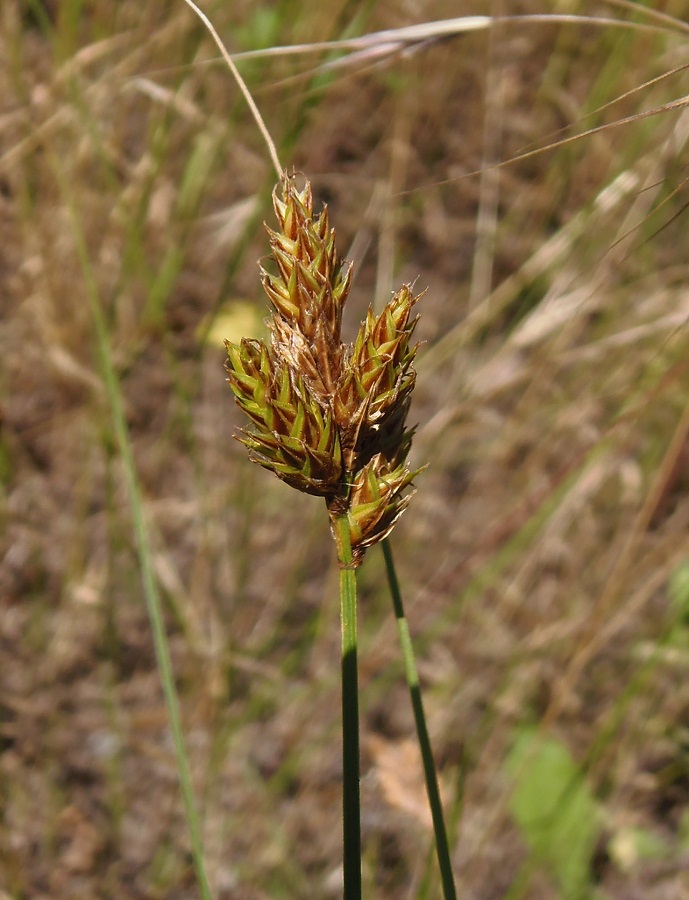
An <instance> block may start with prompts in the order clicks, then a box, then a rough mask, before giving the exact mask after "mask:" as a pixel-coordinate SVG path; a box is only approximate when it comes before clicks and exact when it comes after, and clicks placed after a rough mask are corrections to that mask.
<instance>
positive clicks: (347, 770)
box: [334, 513, 361, 900]
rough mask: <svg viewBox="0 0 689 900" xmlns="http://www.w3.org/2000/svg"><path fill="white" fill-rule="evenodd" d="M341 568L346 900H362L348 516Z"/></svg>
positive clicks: (342, 528)
mask: <svg viewBox="0 0 689 900" xmlns="http://www.w3.org/2000/svg"><path fill="white" fill-rule="evenodd" d="M334 525H335V528H334V532H335V542H336V544H337V561H338V564H339V567H340V618H341V623H342V824H343V869H344V900H361V806H360V799H359V674H358V666H357V629H356V567H355V564H354V561H353V557H352V547H351V543H350V536H349V519H348V518H347V515H346V513H345V515H342V516H339V517H338V518H337V519H335V522H334Z"/></svg>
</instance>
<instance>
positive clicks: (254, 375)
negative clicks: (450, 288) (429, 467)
mask: <svg viewBox="0 0 689 900" xmlns="http://www.w3.org/2000/svg"><path fill="white" fill-rule="evenodd" d="M273 206H274V209H275V214H276V217H277V220H278V229H277V230H275V231H273V230H272V229H270V228H267V231H268V236H269V241H270V246H271V251H272V259H273V263H274V267H275V271H274V272H273V273H271V272H269V271H268V270H267V269H265V268H263V267H262V269H261V273H262V277H263V287H264V289H265V291H266V294H267V295H268V298H269V300H270V302H271V303H272V305H273V309H274V312H273V316H272V320H271V322H270V324H269V328H270V333H271V341H270V346H267V345H266V344H264V343H263V342H262V341H257V340H247V339H244V340H242V342H241V343H240V344H239V345H237V344H232V343H231V342H229V341H228V342H226V344H227V362H226V366H227V370H228V373H229V377H228V381H229V383H230V387H231V389H232V392H233V393H234V396H235V399H236V401H237V404H238V405H239V406H240V408H241V409H242V410H243V411H244V413H245V414H246V415H247V416H248V418H249V419H250V420H251V423H252V425H253V428H252V430H250V431H247V432H245V433H244V434H243V435H242V437H241V438H240V440H241V441H242V442H243V443H244V444H245V445H246V446H247V447H248V448H249V455H250V458H251V459H252V460H253V461H254V462H257V463H259V464H260V465H262V466H264V467H265V468H267V469H271V470H272V471H273V472H274V473H275V474H276V475H277V476H278V477H279V478H281V479H282V480H283V481H286V482H287V483H288V484H290V485H292V486H293V487H296V488H297V489H298V490H300V491H304V492H306V493H309V494H316V495H318V496H321V497H325V499H326V503H327V505H328V509H329V512H330V516H331V520H333V521H334V519H335V518H336V517H338V516H342V515H344V514H345V513H346V514H347V517H348V521H349V523H350V538H351V544H352V550H353V553H354V559H355V563H356V564H358V563H359V562H361V560H362V558H363V555H364V552H365V550H366V548H367V547H370V546H371V545H372V544H374V543H376V542H377V541H379V540H381V539H382V538H384V537H385V536H386V535H387V534H389V533H390V531H391V530H392V528H393V527H394V525H395V523H396V521H397V520H398V519H399V517H400V515H401V514H402V512H403V511H404V510H405V509H406V507H407V504H408V503H409V499H410V497H411V496H412V493H413V492H409V491H407V490H406V489H407V488H408V487H409V486H410V485H411V482H412V479H413V478H414V476H415V475H416V474H418V471H420V470H417V471H411V470H410V469H409V467H408V466H407V464H406V457H407V454H408V452H409V448H410V445H411V439H412V434H413V430H411V429H407V428H406V425H405V422H406V417H407V412H408V410H409V404H410V401H411V393H412V390H413V388H414V382H415V379H416V373H415V371H414V367H413V363H414V357H415V356H416V350H417V348H416V346H411V344H410V341H411V337H412V334H413V331H414V328H415V326H416V322H417V318H416V317H414V316H413V308H414V305H415V304H416V302H417V300H418V299H419V298H418V297H417V296H415V295H414V293H413V291H412V288H411V287H410V286H409V285H404V286H403V287H402V288H400V290H399V291H397V293H396V294H394V296H393V297H392V298H391V299H390V301H389V302H388V303H387V304H386V306H385V308H384V309H383V311H382V312H381V313H380V314H379V315H378V316H376V315H375V314H374V313H373V311H372V310H371V309H369V311H368V314H367V316H366V319H365V320H364V321H363V322H362V323H361V326H360V328H359V331H358V333H357V336H356V339H355V341H354V343H353V344H352V345H348V344H343V343H342V340H341V336H340V334H341V326H342V310H343V308H344V305H345V303H346V301H347V296H348V294H349V287H350V282H351V267H349V266H346V265H345V264H344V263H343V262H342V260H341V259H340V258H339V257H338V255H337V251H336V248H335V232H334V230H333V229H331V228H330V226H329V223H328V214H327V209H324V210H323V211H322V212H321V213H320V214H318V215H315V216H314V213H313V197H312V193H311V186H310V184H309V183H308V181H307V182H306V183H305V185H304V187H303V188H302V190H299V189H298V188H297V186H296V185H295V183H294V178H293V177H290V176H288V175H286V174H285V175H284V176H283V177H282V179H281V180H280V182H279V184H278V186H277V187H276V189H275V190H274V192H273ZM266 227H267V226H266Z"/></svg>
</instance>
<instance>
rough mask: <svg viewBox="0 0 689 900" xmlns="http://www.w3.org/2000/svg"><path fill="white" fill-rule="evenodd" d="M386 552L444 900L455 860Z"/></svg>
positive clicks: (450, 898) (451, 899)
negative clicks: (448, 837)
mask: <svg viewBox="0 0 689 900" xmlns="http://www.w3.org/2000/svg"><path fill="white" fill-rule="evenodd" d="M383 555H384V557H385V568H386V570H387V573H388V584H389V586H390V595H391V597H392V605H393V608H394V610H395V619H396V620H397V632H398V634H399V639H400V644H401V646H402V658H403V661H404V673H405V675H406V678H407V684H408V686H409V695H410V697H411V705H412V709H413V711H414V722H415V724H416V735H417V739H418V742H419V748H420V750H421V759H422V761H423V771H424V776H425V779H426V792H427V794H428V803H429V805H430V808H431V816H432V819H433V831H434V833H435V848H436V853H437V856H438V867H439V869H440V879H441V881H442V885H443V897H444V898H445V900H456V898H457V892H456V889H455V881H454V875H453V873H452V863H451V862H450V847H449V844H448V840H447V830H446V828H445V820H444V818H443V807H442V803H441V801H440V790H439V789H438V775H437V772H436V769H435V761H434V759H433V751H432V750H431V741H430V738H429V736H428V728H427V727H426V716H425V714H424V711H423V701H422V699H421V688H420V685H419V673H418V671H417V668H416V660H415V657H414V648H413V646H412V642H411V635H410V633H409V624H408V622H407V617H406V616H405V614H404V606H403V604H402V594H401V593H400V587H399V582H398V580H397V572H396V571H395V563H394V560H393V558H392V549H391V547H390V542H389V540H388V539H387V538H386V539H385V540H384V541H383Z"/></svg>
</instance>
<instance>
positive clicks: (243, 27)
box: [0, 0, 689, 900]
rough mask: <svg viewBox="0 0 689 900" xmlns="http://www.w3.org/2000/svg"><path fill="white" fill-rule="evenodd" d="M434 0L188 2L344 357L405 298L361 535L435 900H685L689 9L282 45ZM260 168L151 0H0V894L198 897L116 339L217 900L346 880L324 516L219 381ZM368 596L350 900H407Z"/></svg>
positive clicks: (412, 845) (205, 63)
mask: <svg viewBox="0 0 689 900" xmlns="http://www.w3.org/2000/svg"><path fill="white" fill-rule="evenodd" d="M458 6H459V5H458V4H456V3H452V2H449V0H416V2H415V0H359V2H349V0H330V2H328V3H322V2H314V0H302V2H296V0H275V2H267V0H264V2H256V0H252V2H249V0H237V2H235V3H226V2H221V0H206V2H204V3H203V9H204V11H205V12H206V13H207V14H208V15H209V16H210V17H211V19H212V20H213V22H214V24H215V26H216V27H217V29H218V31H219V33H220V35H221V36H222V38H223V40H224V41H225V43H226V44H227V46H228V49H229V50H230V52H232V53H233V54H238V56H237V58H236V61H237V64H238V66H240V68H241V71H242V73H243V75H244V77H245V78H246V80H247V82H248V84H249V87H250V89H251V91H252V93H253V95H254V97H255V99H256V101H257V103H258V105H259V106H260V108H261V111H262V113H263V115H264V117H265V120H266V123H267V125H268V128H269V129H270V132H271V134H272V136H273V138H274V140H275V142H276V144H277V146H278V149H279V153H280V157H281V160H282V162H283V164H285V165H286V166H288V167H290V168H291V167H295V168H296V169H298V170H300V171H302V172H304V173H305V174H306V175H308V177H309V178H310V179H311V181H312V183H313V187H314V193H315V197H316V204H317V205H318V206H320V205H321V204H322V203H327V204H328V208H329V215H330V217H331V222H332V224H334V225H335V227H336V230H337V237H338V248H339V252H340V254H341V255H342V256H344V257H346V258H348V259H351V260H353V261H354V263H355V266H356V276H355V282H354V287H353V291H352V294H351V297H350V301H349V304H348V307H347V310H346V315H345V335H346V337H347V338H348V339H351V338H353V335H354V333H355V331H356V327H357V324H358V322H359V320H360V319H361V317H362V316H363V315H364V314H365V312H366V309H367V307H368V305H369V304H370V303H372V304H373V305H374V307H377V308H380V306H381V305H382V304H383V303H384V302H385V301H386V300H387V299H388V297H389V296H390V292H391V291H392V290H394V289H395V287H396V286H399V285H400V284H401V283H402V282H405V281H406V282H414V283H415V286H416V289H417V290H422V289H427V293H426V294H425V296H424V298H423V300H422V301H421V303H420V304H419V311H420V313H421V321H420V324H419V328H418V331H417V336H418V337H419V338H420V340H422V341H423V345H422V347H421V349H420V352H419V357H418V371H419V376H418V384H417V389H416V393H415V398H414V404H413V407H412V412H411V420H412V421H414V422H418V423H419V425H418V430H417V433H416V438H415V444H414V450H413V457H412V462H413V463H414V464H416V465H422V464H425V463H428V469H427V470H426V471H425V472H424V473H423V475H422V476H420V477H419V478H418V479H417V489H418V492H417V494H416V496H415V497H414V499H413V501H412V503H411V506H410V508H409V510H408V511H407V513H405V515H404V517H403V518H402V520H401V522H400V523H399V524H398V526H397V527H396V529H395V532H394V534H393V537H392V546H393V552H394V553H395V558H396V562H397V566H398V573H399V577H400V581H401V584H402V590H403V594H404V598H405V604H406V607H407V613H408V616H409V620H410V626H411V629H412V634H413V636H414V640H415V646H416V649H417V653H418V657H419V660H418V661H419V668H420V672H421V679H422V690H423V694H424V698H425V703H426V710H427V716H428V721H429V728H430V731H431V738H432V742H433V746H434V750H435V754H436V759H437V762H438V766H439V769H440V777H441V782H442V790H443V796H444V799H445V805H446V810H447V814H448V819H449V821H450V830H451V835H452V838H451V839H452V851H453V862H454V865H455V871H456V875H457V880H458V885H459V888H460V894H461V896H462V897H464V898H476V900H491V898H505V897H507V898H512V900H514V898H537V900H540V898H544V900H546V898H548V900H550V898H559V897H564V898H566V900H568V898H584V897H586V898H588V897H593V898H610V900H613V898H614V900H618V898H620V900H634V898H644V900H646V898H658V900H660V898H667V900H676V898H680V897H682V896H689V866H688V864H689V807H688V805H687V804H688V801H689V688H688V686H687V685H688V679H687V668H688V665H689V544H688V542H687V528H688V525H689V439H688V433H689V405H688V401H687V398H688V397H689V355H688V354H687V340H688V337H689V291H688V290H687V280H688V276H689V260H688V258H687V239H686V235H687V221H688V220H687V216H688V215H689V213H688V212H687V209H686V207H687V203H688V198H689V186H688V185H687V168H686V159H687V139H688V138H689V113H688V112H687V110H686V109H685V107H684V105H683V103H684V101H683V100H682V98H684V97H685V96H686V95H687V94H688V93H689V84H688V81H689V78H688V74H687V70H686V69H687V66H688V65H689V25H687V24H686V23H685V22H684V21H683V20H685V19H688V18H689V5H688V4H687V3H686V2H684V0H660V2H657V3H654V4H651V5H650V6H646V5H645V4H642V3H638V4H636V3H626V2H609V3H595V2H589V3H585V2H581V3H579V2H576V0H562V2H557V0H553V2H551V3H541V4H538V3H536V2H526V0H525V2H510V0H493V2H480V0H475V2H471V0H470V2H467V3H463V4H461V10H459V11H460V12H461V14H462V15H463V16H484V17H486V16H487V17H490V18H489V19H473V20H471V21H470V22H466V21H465V22H464V23H463V24H464V26H467V25H471V29H470V30H466V31H460V32H459V33H456V34H450V35H448V34H445V35H444V36H434V35H433V30H432V29H431V31H430V33H429V34H428V35H427V36H426V38H425V39H424V40H417V41H415V42H412V43H408V44H406V45H403V44H399V43H398V44H392V45H390V42H389V40H386V41H384V40H383V39H382V38H381V39H377V40H375V41H372V42H371V43H370V44H368V45H366V46H358V48H349V49H346V48H342V47H341V46H340V47H333V46H326V47H321V48H320V49H318V50H314V49H309V48H308V46H306V45H310V44H314V43H321V42H332V41H343V40H345V39H351V38H354V37H357V36H360V35H364V34H368V33H371V32H375V31H378V30H382V29H394V28H402V27H406V26H410V25H414V24H419V23H431V22H433V21H435V20H441V19H446V18H449V17H451V16H456V15H457V14H458ZM651 7H652V8H651ZM542 14H548V15H550V16H554V15H559V16H560V17H561V18H560V19H557V20H556V19H552V18H551V19H544V18H542ZM565 15H567V16H586V17H589V19H588V20H587V21H582V20H576V19H571V20H570V21H564V20H562V17H563V16H565ZM535 16H537V18H534V17H535ZM538 16H540V17H538ZM671 17H676V19H677V20H678V21H673V20H672V19H671ZM594 19H596V20H597V21H594ZM601 19H605V20H607V24H606V23H605V22H603V21H600V20H601ZM461 27H462V23H459V22H458V23H457V29H458V30H459V29H461ZM383 43H385V44H386V45H387V46H386V48H383V47H382V44H383ZM286 45H302V49H301V51H300V52H294V53H287V52H272V53H271V54H268V53H267V52H265V51H266V49H267V48H274V47H279V46H286ZM256 51H264V52H262V53H256ZM383 51H385V52H383ZM241 54H247V56H246V57H242V55H241ZM676 101H680V102H676ZM644 112H645V113H649V114H647V115H644V116H641V115H640V114H641V113H644ZM501 162H506V165H503V166H497V165H496V164H497V163H501ZM275 179H276V176H275V173H274V171H273V170H272V168H271V165H270V161H269V157H268V154H267V151H266V148H265V146H264V144H263V143H262V139H261V137H260V135H259V133H258V132H257V129H256V126H255V124H254V122H253V120H252V118H251V116H250V113H249V112H248V110H247V106H246V103H245V101H244V100H243V99H242V97H241V95H240V93H239V90H238V88H237V86H236V85H235V83H234V81H233V80H232V78H231V76H230V73H229V72H228V70H227V68H226V66H225V65H224V64H223V63H222V62H221V61H220V59H219V54H218V51H217V49H216V47H215V46H214V44H213V43H212V41H211V39H210V38H209V36H208V34H207V33H206V31H205V30H204V28H203V26H202V25H201V23H200V22H199V20H198V19H197V18H196V17H195V16H194V15H193V13H192V12H191V10H190V9H189V8H188V7H187V6H186V5H185V4H184V3H183V2H182V0H175V2H172V0H149V2H147V3H140V2H134V0H118V2H110V0H63V2H60V3H58V2H53V0H24V2H20V0H3V3H2V5H1V6H0V310H1V317H0V480H1V483H2V488H1V491H0V560H1V562H0V896H2V897H3V900H4V898H6V897H10V898H31V900H33V898H51V900H61V898H83V897H99V898H137V900H138V898H187V897H195V896H198V893H197V888H196V885H195V881H194V873H193V868H192V865H191V861H190V855H189V839H188V834H187V828H186V824H185V820H184V816H183V810H182V805H181V802H180V798H179V788H178V781H177V774H176V769H175V764H174V756H173V752H172V745H171V740H170V736H169V729H168V725H167V714H166V710H165V705H164V702H163V696H162V692H161V688H160V679H159V674H158V670H157V666H156V659H155V653H154V649H153V642H152V638H151V631H150V626H149V623H148V618H147V613H146V606H145V602H144V588H143V584H142V569H141V563H140V558H139V555H138V552H137V546H136V540H135V532H134V526H133V518H132V505H131V500H130V492H129V491H128V490H127V485H126V479H125V474H124V473H125V470H124V468H123V460H122V454H121V445H120V442H119V441H118V439H117V435H116V432H115V430H114V427H113V415H112V396H113V394H112V390H113V386H112V385H110V386H108V384H107V383H106V380H105V379H104V375H103V372H104V369H103V353H104V347H105V348H107V350H108V352H109V353H110V354H111V357H112V361H113V363H114V366H115V371H116V375H117V380H116V384H115V386H114V389H115V390H116V392H119V393H118V395H121V398H122V403H123V406H124V412H125V416H126V423H127V428H128V435H129V438H130V440H131V443H132V447H133V454H134V463H135V468H136V474H137V481H138V488H139V491H140V493H141V496H142V498H143V512H144V515H145V520H146V523H147V525H148V528H149V530H150V535H151V544H152V549H151V554H150V561H151V562H152V569H153V573H154V577H155V579H156V581H157V585H158V588H159V590H160V592H161V594H162V597H163V600H164V605H165V614H166V625H167V629H168V634H169V637H170V641H171V647H172V654H173V665H174V671H175V676H176V681H177V687H178V690H179V693H180V698H181V704H182V716H183V724H184V732H185V737H186V742H187V746H188V751H189V755H190V761H191V767H192V774H193V782H194V789H195V793H196V797H197V799H198V804H199V807H200V811H201V816H202V821H203V835H204V842H205V849H206V856H207V865H208V871H209V879H210V882H211V885H212V888H213V892H214V896H215V897H217V898H238V900H259V898H302V897H303V898H307V897H308V898H330V897H337V896H338V895H340V894H341V886H340V885H341V869H340V855H341V824H340V815H341V812H340V810H341V806H340V804H341V796H340V778H341V763H340V732H339V728H340V720H339V703H340V698H339V663H338V657H339V641H340V633H339V621H338V615H339V609H338V598H337V571H336V567H335V561H334V552H333V547H332V541H331V538H330V535H329V533H328V528H327V517H326V513H325V509H324V506H323V504H322V503H321V502H320V501H319V500H317V499H316V498H313V497H306V496H302V495H298V494H296V493H295V492H294V491H292V492H290V490H289V488H288V487H287V486H286V485H284V484H282V483H280V482H279V481H278V480H277V479H275V478H274V477H272V476H271V475H270V474H269V473H267V472H265V471H263V470H262V469H260V468H259V467H257V466H252V465H251V464H250V463H249V462H248V461H247V459H246V453H245V450H244V448H243V447H242V446H241V445H240V444H239V443H238V442H236V441H234V440H233V439H232V435H233V433H235V432H236V431H237V429H238V428H239V427H241V425H242V424H243V422H242V421H241V417H240V415H239V413H238V411H237V410H236V409H235V406H234V404H233V402H232V399H231V394H230V391H229V389H228V387H227V385H226V383H225V373H224V370H223V356H224V354H223V349H222V338H225V337H227V338H231V339H233V340H238V339H239V338H240V337H242V336H251V335H253V336H260V335H261V334H262V333H263V329H264V325H263V319H264V318H265V317H266V315H267V312H268V305H267V300H266V297H265V296H264V295H263V293H262V290H261V287H260V281H259V274H258V265H257V263H258V261H259V260H260V259H262V258H264V257H265V256H266V254H267V252H268V244H267V238H266V234H265V231H264V229H263V226H262V222H263V221H266V222H267V223H268V224H269V225H272V224H273V223H274V219H273V211H272V208H271V200H270V191H271V189H272V186H273V184H274V182H275ZM94 310H100V312H101V314H102V321H103V322H104V324H105V330H104V331H101V333H100V337H99V332H98V329H97V316H96V317H94ZM360 594H361V597H360V600H361V607H360V666H361V671H360V681H361V700H360V703H361V714H362V816H363V834H364V847H365V852H364V884H365V896H367V897H371V898H381V900H384V898H420V897H438V896H440V890H439V885H438V882H437V878H436V875H435V871H434V861H433V858H432V855H431V854H432V831H431V828H430V818H429V814H428V811H427V806H426V801H425V793H424V788H423V779H422V773H421V768H420V762H419V759H418V751H417V750H416V749H415V740H414V728H413V720H412V715H411V708H410V704H409V700H408V694H407V689H406V685H405V682H404V677H403V671H402V666H401V656H400V652H399V646H398V641H397V634H396V629H395V624H394V618H393V616H392V608H391V603H390V598H389V595H388V591H387V586H386V580H385V570H384V566H383V561H382V554H381V553H380V551H379V550H378V549H377V548H374V550H372V551H370V553H369V555H368V558H367V560H366V562H365V564H364V566H363V568H362V569H361V570H360Z"/></svg>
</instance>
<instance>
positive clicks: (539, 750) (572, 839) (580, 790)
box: [507, 730, 600, 900]
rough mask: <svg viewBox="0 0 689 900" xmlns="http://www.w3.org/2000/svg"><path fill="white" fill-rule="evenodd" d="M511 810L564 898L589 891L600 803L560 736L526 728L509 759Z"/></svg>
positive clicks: (527, 840)
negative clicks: (558, 738)
mask: <svg viewBox="0 0 689 900" xmlns="http://www.w3.org/2000/svg"><path fill="white" fill-rule="evenodd" d="M507 771H508V773H509V774H510V776H511V777H512V778H513V779H514V792H513V794H512V799H511V801H510V810H511V813H512V816H513V817H514V820H515V822H516V823H517V825H518V826H519V828H520V829H521V832H522V835H523V837H524V840H525V841H526V843H527V845H528V846H529V848H530V850H531V852H532V854H533V856H534V858H535V860H536V861H537V862H538V863H540V864H541V865H542V866H544V867H545V869H546V870H547V871H548V873H549V874H550V876H551V877H552V878H553V880H554V881H555V882H557V884H558V887H559V888H560V890H561V891H562V896H563V897H565V898H568V900H569V898H579V897H582V896H584V895H585V894H586V891H587V887H588V885H589V881H590V868H591V857H592V855H593V851H594V847H595V844H596V840H597V838H598V834H599V831H600V817H599V813H598V804H597V802H596V800H595V799H594V797H593V795H592V794H591V791H590V789H589V787H588V785H587V784H586V781H585V780H584V778H583V776H582V774H581V772H580V771H579V768H578V766H577V764H576V762H575V761H574V760H573V759H572V757H571V755H570V753H569V751H568V750H567V748H566V747H565V746H563V745H562V744H561V743H560V742H559V741H556V740H554V739H553V738H548V737H543V736H540V735H538V734H536V733H535V732H534V731H532V730H528V731H523V732H522V733H521V734H520V735H519V737H518V738H517V741H516V743H515V745H514V747H513V749H512V752H511V753H510V756H509V757H508V760H507Z"/></svg>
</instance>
